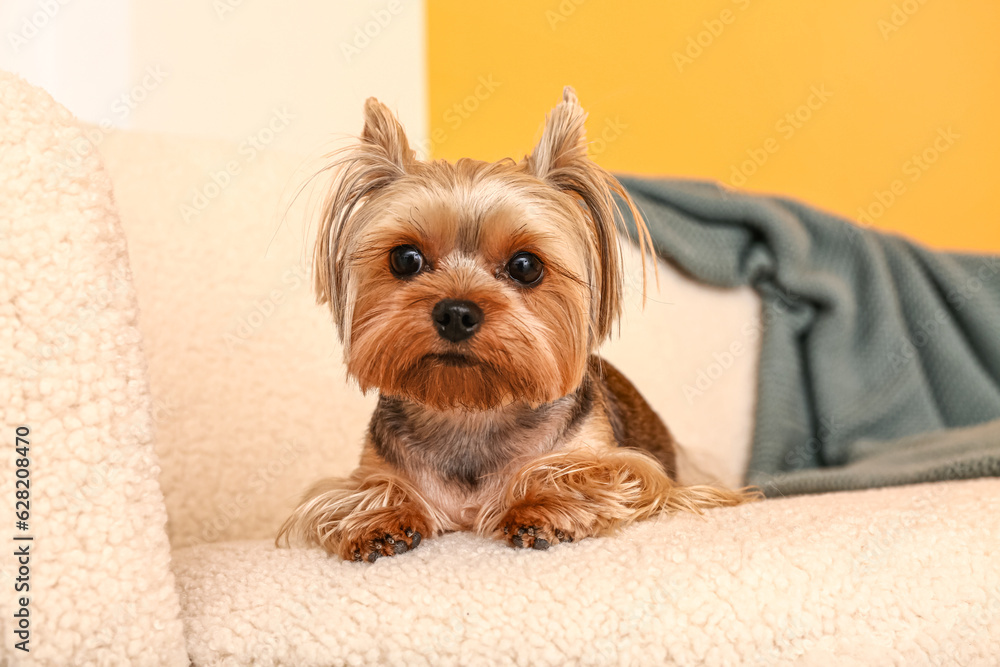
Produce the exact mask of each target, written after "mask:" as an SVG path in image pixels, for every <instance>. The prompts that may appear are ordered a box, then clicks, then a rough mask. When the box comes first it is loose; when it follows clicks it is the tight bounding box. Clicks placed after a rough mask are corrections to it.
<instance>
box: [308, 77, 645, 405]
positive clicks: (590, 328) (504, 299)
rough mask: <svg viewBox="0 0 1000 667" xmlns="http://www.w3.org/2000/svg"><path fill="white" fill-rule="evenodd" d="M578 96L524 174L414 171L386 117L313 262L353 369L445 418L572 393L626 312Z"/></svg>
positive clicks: (363, 148) (369, 384) (514, 169)
mask: <svg viewBox="0 0 1000 667" xmlns="http://www.w3.org/2000/svg"><path fill="white" fill-rule="evenodd" d="M585 118H586V113H585V112H584V111H583V109H582V108H581V107H580V105H579V103H578V102H577V99H576V96H575V94H574V93H573V91H572V89H570V88H566V90H565V91H564V94H563V100H562V102H560V103H559V105H558V106H556V108H555V109H554V110H553V111H552V112H551V113H550V114H549V116H548V118H547V119H546V123H545V129H544V131H543V134H542V138H541V140H540V141H539V143H538V145H537V146H536V147H535V149H534V150H533V151H532V153H531V155H529V156H527V157H525V158H524V159H523V160H522V161H520V162H514V161H513V160H510V159H506V160H501V161H499V162H495V163H486V162H478V161H474V160H469V159H462V160H459V161H458V162H457V163H455V164H450V163H447V162H444V161H441V160H438V161H434V162H424V161H420V160H417V159H416V157H415V155H414V152H413V151H412V150H411V149H410V146H409V143H408V141H407V138H406V135H405V134H404V131H403V128H402V126H401V125H400V124H399V122H398V121H397V120H396V118H395V117H394V116H393V115H392V113H391V112H390V111H389V109H388V108H386V107H385V106H384V105H383V104H381V103H380V102H378V101H377V100H375V99H374V98H372V99H369V100H368V101H367V102H366V103H365V126H364V130H363V131H362V134H361V140H360V142H359V144H358V145H356V146H353V147H351V148H350V150H349V152H347V153H346V154H345V156H343V157H342V158H341V159H340V160H339V162H338V167H339V169H340V171H339V172H338V176H337V178H336V181H335V183H334V186H333V189H332V191H331V194H330V197H329V199H328V201H327V202H326V205H325V209H324V211H325V215H324V218H323V220H322V224H321V225H320V229H319V234H318V238H317V243H316V250H315V256H314V263H315V266H314V269H315V281H316V282H315V287H316V292H317V297H318V300H319V302H320V303H329V304H330V307H331V309H332V311H333V316H334V320H335V322H336V325H337V329H338V331H339V334H340V338H341V341H342V342H343V344H344V350H345V356H346V362H347V369H348V373H349V374H350V375H351V376H352V377H354V378H355V379H356V380H357V381H358V383H359V384H360V385H361V388H362V389H363V390H365V391H367V390H370V389H378V390H380V391H381V392H382V393H385V394H387V395H393V396H400V397H403V398H406V399H409V400H412V401H416V402H418V403H421V404H424V405H426V406H428V407H431V408H435V409H448V408H465V409H472V410H486V409H491V408H496V407H500V406H503V405H506V404H508V403H512V402H516V401H526V402H528V403H531V404H540V403H546V402H549V401H553V400H555V399H557V398H559V397H561V396H565V395H566V394H569V393H571V392H572V391H574V390H575V389H576V388H577V386H579V384H580V382H581V381H582V378H583V375H584V373H585V370H586V366H587V356H588V354H589V353H590V352H592V351H593V350H594V349H595V348H596V347H597V346H598V345H599V344H600V343H601V342H602V341H603V340H604V339H605V338H606V337H607V336H608V334H609V333H610V332H611V329H612V326H613V325H614V323H615V322H616V320H617V318H618V316H619V315H620V311H621V302H622V260H621V249H620V247H619V242H618V235H617V231H616V225H615V216H616V215H617V214H618V209H617V206H616V204H615V201H614V199H613V196H612V195H613V193H617V194H618V195H619V196H621V197H622V198H623V200H624V201H625V202H626V203H627V205H628V206H629V207H630V208H631V210H632V214H633V217H634V218H635V220H636V221H637V228H638V230H639V234H638V236H639V240H640V242H641V244H642V245H643V247H644V248H645V247H646V245H647V243H648V232H647V231H646V229H645V227H644V226H643V224H642V218H641V216H640V215H639V214H638V212H637V211H636V210H635V207H634V204H633V203H632V202H631V200H630V199H629V197H628V195H627V194H626V193H625V192H624V191H623V189H622V187H621V185H620V184H619V183H618V182H617V181H616V180H615V179H614V177H613V176H611V174H609V173H608V172H607V171H605V170H603V169H602V168H600V167H599V166H597V165H596V164H595V163H594V162H592V161H591V160H590V159H589V158H588V157H587V148H586V142H585V136H584V120H585Z"/></svg>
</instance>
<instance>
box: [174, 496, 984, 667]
mask: <svg viewBox="0 0 1000 667" xmlns="http://www.w3.org/2000/svg"><path fill="white" fill-rule="evenodd" d="M998 547H1000V480H996V479H986V480H973V481H965V482H951V483H945V484H930V485H918V486H903V487H894V488H889V489H879V490H874V491H860V492H853V493H840V494H830V495H814V496H801V497H797V498H790V499H781V500H772V501H767V502H764V503H758V504H754V505H746V506H742V507H737V508H729V509H723V510H714V511H711V512H708V513H706V515H705V516H704V517H699V516H694V515H676V516H668V517H661V518H659V519H656V520H652V521H647V522H643V523H640V524H637V525H635V526H633V527H630V528H629V529H627V530H625V531H624V532H623V533H622V534H621V535H619V536H617V537H614V538H599V539H587V540H582V541H580V542H577V543H574V544H563V545H558V546H556V547H553V548H552V549H550V550H548V551H546V552H538V551H531V550H529V551H517V550H513V549H510V548H509V547H506V546H504V545H502V544H500V543H498V542H492V541H487V540H484V539H482V538H478V537H475V536H472V535H469V534H451V535H446V536H444V537H441V538H439V539H433V540H428V541H425V542H424V543H423V544H421V545H420V547H419V548H417V549H416V550H414V551H412V552H409V553H406V554H403V555H401V556H397V557H394V558H387V559H381V560H379V561H377V562H376V563H375V564H374V565H368V564H363V563H348V562H343V561H340V560H339V559H337V558H335V557H334V558H330V557H327V556H325V555H324V554H323V553H321V552H320V551H318V550H315V549H311V550H306V549H280V550H278V549H275V548H274V546H273V545H272V544H271V543H270V542H236V543H227V544H219V545H205V546H200V547H192V548H188V549H183V550H181V551H179V552H178V553H177V554H176V558H175V562H176V566H175V567H176V572H177V579H178V585H179V587H180V590H181V598H182V604H183V606H184V618H185V626H186V630H187V634H188V638H189V646H190V649H191V658H192V659H193V660H194V662H195V663H196V664H198V665H245V664H250V662H251V660H252V659H253V660H256V662H255V663H254V664H266V665H296V666H298V667H308V666H312V665H316V666H319V665H361V664H369V665H375V664H380V665H406V666H407V667H410V666H416V665H433V666H434V667H439V666H445V665H525V666H536V665H537V666H544V665H559V666H561V665H708V666H716V665H718V666H720V667H721V666H728V665H774V666H781V665H815V666H816V667H820V666H823V667H826V666H828V665H838V666H841V665H853V666H857V667H862V666H870V665H982V666H984V667H985V666H987V665H996V658H997V656H998V655H1000V569H998V568H997V566H996V565H997V564H996V551H997V548H998Z"/></svg>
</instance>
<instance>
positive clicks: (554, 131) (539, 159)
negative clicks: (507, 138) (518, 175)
mask: <svg viewBox="0 0 1000 667" xmlns="http://www.w3.org/2000/svg"><path fill="white" fill-rule="evenodd" d="M586 120H587V112H586V111H584V110H583V107H581V106H580V102H579V101H578V100H577V99H576V92H575V91H574V90H573V89H572V88H571V87H570V86H566V87H565V88H563V98H562V102H560V103H559V104H558V105H556V108H555V109H553V110H552V112H551V113H549V115H548V116H547V117H546V118H545V129H544V130H543V131H542V138H541V140H540V141H539V142H538V145H537V146H535V149H534V150H533V151H532V152H531V156H530V157H529V158H528V161H529V164H530V165H531V172H532V173H533V174H534V175H535V176H537V177H538V178H541V179H543V180H547V179H548V176H549V174H551V173H552V172H554V171H556V170H558V169H561V168H564V167H567V166H570V165H573V164H575V163H579V162H581V161H586V160H587V133H586V130H585V129H584V127H583V124H584V121H586Z"/></svg>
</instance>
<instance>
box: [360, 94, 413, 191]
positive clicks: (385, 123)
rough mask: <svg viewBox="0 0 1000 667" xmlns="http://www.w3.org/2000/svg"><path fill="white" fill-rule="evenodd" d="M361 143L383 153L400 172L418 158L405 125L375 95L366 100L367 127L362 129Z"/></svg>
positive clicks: (403, 171) (404, 170)
mask: <svg viewBox="0 0 1000 667" xmlns="http://www.w3.org/2000/svg"><path fill="white" fill-rule="evenodd" d="M361 143H362V144H363V145H365V147H371V148H372V149H375V150H376V151H377V152H379V153H381V154H382V156H384V157H385V159H386V160H387V161H388V162H389V163H391V164H392V165H393V166H394V167H395V168H396V169H398V170H399V172H400V174H402V173H405V172H406V170H407V168H408V167H409V166H410V165H411V164H412V163H413V161H414V160H415V159H416V154H415V153H414V152H413V149H412V148H410V142H409V141H407V139H406V132H405V131H404V130H403V126H402V125H400V123H399V121H398V120H396V116H394V115H393V113H392V111H390V110H389V107H387V106H386V105H384V104H382V103H381V102H379V101H378V100H377V99H375V98H374V97H369V98H368V99H367V100H365V128H364V129H363V130H362V131H361Z"/></svg>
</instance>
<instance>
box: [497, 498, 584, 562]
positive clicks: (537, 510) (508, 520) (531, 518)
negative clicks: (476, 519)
mask: <svg viewBox="0 0 1000 667" xmlns="http://www.w3.org/2000/svg"><path fill="white" fill-rule="evenodd" d="M553 518H554V517H553V516H552V515H551V513H550V512H548V511H547V510H546V509H545V507H544V506H540V505H527V504H525V505H516V506H514V507H512V508H510V509H509V510H507V514H506V515H505V516H504V518H503V520H502V521H501V522H500V529H499V531H498V534H497V537H498V538H500V539H502V540H505V541H506V542H507V544H509V545H510V546H512V547H517V548H520V549H538V550H540V551H544V550H545V549H548V548H549V547H550V546H552V545H553V544H559V543H560V542H572V541H573V539H574V538H577V539H579V538H582V537H586V535H578V534H577V533H578V532H579V531H578V529H574V528H571V527H569V526H558V527H557V525H556V522H554V521H553Z"/></svg>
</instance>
